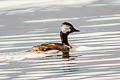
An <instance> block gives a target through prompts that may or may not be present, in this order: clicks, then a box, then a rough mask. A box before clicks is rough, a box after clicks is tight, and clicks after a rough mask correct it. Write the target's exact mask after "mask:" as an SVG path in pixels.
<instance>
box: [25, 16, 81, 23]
mask: <svg viewBox="0 0 120 80" xmlns="http://www.w3.org/2000/svg"><path fill="white" fill-rule="evenodd" d="M77 19H79V18H77V17H73V18H55V19H44V20H31V21H24V23H38V22H53V21H65V20H77Z"/></svg>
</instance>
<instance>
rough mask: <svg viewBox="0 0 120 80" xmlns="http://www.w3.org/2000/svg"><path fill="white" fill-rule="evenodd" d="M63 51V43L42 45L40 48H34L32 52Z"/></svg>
mask: <svg viewBox="0 0 120 80" xmlns="http://www.w3.org/2000/svg"><path fill="white" fill-rule="evenodd" d="M62 49H63V45H62V44H61V43H45V44H41V45H38V46H34V47H33V48H32V52H34V51H38V52H41V51H42V52H44V51H48V50H59V51H62Z"/></svg>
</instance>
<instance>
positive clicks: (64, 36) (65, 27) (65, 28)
mask: <svg viewBox="0 0 120 80" xmlns="http://www.w3.org/2000/svg"><path fill="white" fill-rule="evenodd" d="M72 32H79V30H76V29H75V28H74V27H73V25H72V24H71V23H69V22H64V23H62V25H61V30H60V38H61V42H62V43H45V44H41V45H38V46H34V47H33V48H32V52H35V51H37V52H45V51H48V50H58V51H62V52H68V51H69V49H70V48H72V47H71V46H70V45H69V43H68V35H69V34H70V33H72Z"/></svg>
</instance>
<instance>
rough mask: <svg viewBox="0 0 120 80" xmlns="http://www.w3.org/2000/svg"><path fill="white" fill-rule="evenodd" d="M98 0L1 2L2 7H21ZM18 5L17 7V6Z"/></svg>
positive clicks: (88, 2)
mask: <svg viewBox="0 0 120 80" xmlns="http://www.w3.org/2000/svg"><path fill="white" fill-rule="evenodd" d="M95 1H96V0H84V1H81V0H77V1H74V0H62V1H61V0H37V1H34V0H29V1H25V0H20V1H17V0H12V1H1V2H0V8H13V7H14V8H16V7H17V8H19V7H23V6H24V7H25V5H27V7H28V6H31V4H32V6H35V5H37V6H39V7H43V6H52V5H77V4H90V3H92V2H95ZM34 4H35V5H34ZM15 6H16V7H15Z"/></svg>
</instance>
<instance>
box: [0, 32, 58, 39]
mask: <svg viewBox="0 0 120 80" xmlns="http://www.w3.org/2000/svg"><path fill="white" fill-rule="evenodd" d="M56 34H58V33H50V34H48V33H44V34H25V35H11V36H0V39H2V38H3V39H5V38H20V37H34V36H45V35H56Z"/></svg>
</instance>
